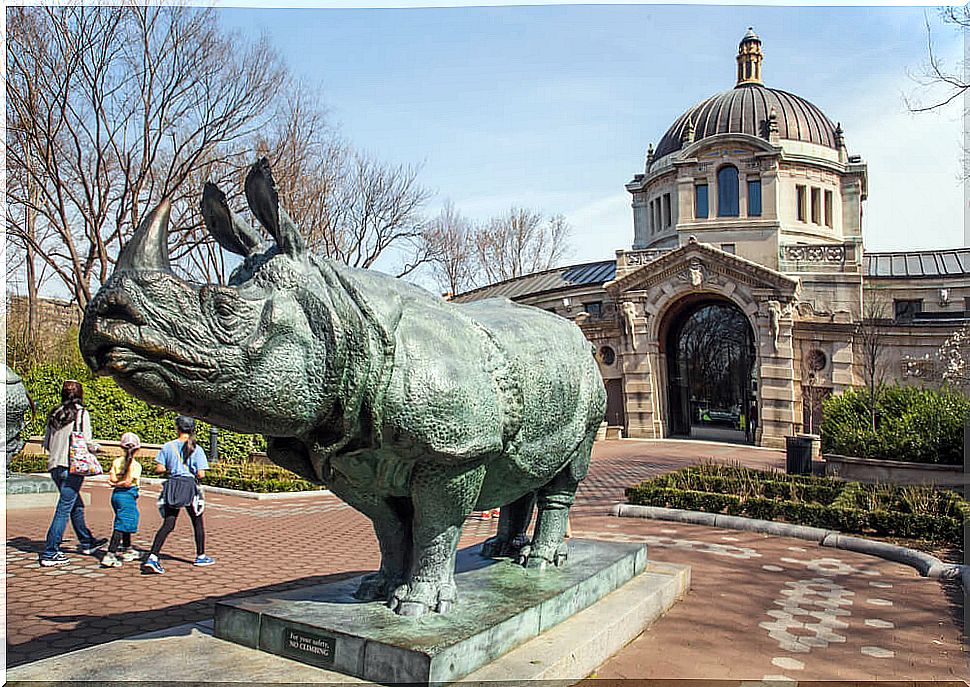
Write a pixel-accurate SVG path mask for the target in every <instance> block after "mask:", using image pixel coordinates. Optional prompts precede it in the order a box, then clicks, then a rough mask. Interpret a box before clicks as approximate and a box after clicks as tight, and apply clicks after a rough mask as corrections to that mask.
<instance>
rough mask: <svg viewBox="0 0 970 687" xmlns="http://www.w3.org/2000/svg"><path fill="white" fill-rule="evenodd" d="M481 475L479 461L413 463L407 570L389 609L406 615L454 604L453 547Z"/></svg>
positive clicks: (472, 503)
mask: <svg viewBox="0 0 970 687" xmlns="http://www.w3.org/2000/svg"><path fill="white" fill-rule="evenodd" d="M484 478H485V466H484V465H481V466H478V467H476V468H472V469H465V470H461V469H458V468H442V467H440V466H436V465H433V464H430V465H429V464H424V465H421V466H418V467H416V468H415V470H414V472H413V473H412V476H411V501H412V505H413V507H414V518H413V520H412V523H411V528H412V529H411V531H412V537H413V548H412V551H411V569H410V573H409V575H408V579H407V581H406V582H405V583H404V584H402V585H401V586H400V587H398V588H397V590H396V591H395V592H394V596H393V597H392V598H391V601H390V602H389V603H388V606H390V607H391V609H393V610H394V612H396V613H398V614H399V615H407V616H421V615H424V614H425V613H427V612H428V611H437V612H438V613H447V612H448V610H449V609H451V607H452V606H453V605H454V604H455V602H456V601H457V599H458V590H457V588H456V587H455V551H456V550H457V548H458V540H459V538H460V537H461V527H462V525H463V524H464V522H465V518H466V517H468V514H469V513H470V512H471V511H472V508H474V507H475V501H476V500H477V498H478V494H479V491H481V487H482V481H483V480H484Z"/></svg>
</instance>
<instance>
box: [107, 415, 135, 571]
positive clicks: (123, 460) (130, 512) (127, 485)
mask: <svg viewBox="0 0 970 687" xmlns="http://www.w3.org/2000/svg"><path fill="white" fill-rule="evenodd" d="M121 448H122V450H124V452H125V453H124V455H123V456H118V457H117V458H115V459H114V462H113V463H112V464H111V471H110V472H109V473H108V484H110V485H111V486H112V487H114V489H113V490H112V492H111V508H112V509H113V510H114V512H115V522H114V531H113V532H112V533H111V542H110V543H109V544H108V553H106V554H105V555H104V557H103V558H102V559H101V565H102V567H105V568H120V567H121V566H122V565H123V564H124V563H125V562H131V561H136V560H138V559H139V558H140V554H139V552H138V551H135V549H133V548H132V546H131V535H132V534H133V533H134V532H137V531H138V483H139V481H140V479H141V463H139V462H138V461H137V460H135V454H136V453H138V449H140V448H141V439H140V438H139V437H138V435H137V434H135V433H134V432H125V433H124V434H122V435H121ZM119 546H121V547H123V550H122V552H121V554H120V555H119V554H118V547H119Z"/></svg>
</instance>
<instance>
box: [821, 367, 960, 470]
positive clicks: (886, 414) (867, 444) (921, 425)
mask: <svg viewBox="0 0 970 687" xmlns="http://www.w3.org/2000/svg"><path fill="white" fill-rule="evenodd" d="M868 398H869V395H868V391H866V390H865V389H848V390H846V391H844V392H842V393H841V394H837V395H832V396H829V397H828V398H826V399H825V401H823V403H822V415H823V419H822V450H823V451H825V452H827V453H836V454H841V455H846V456H855V457H858V458H878V459H882V460H901V461H911V462H915V463H936V464H944V465H962V464H963V425H964V422H965V421H966V418H967V417H968V415H970V399H967V397H966V396H964V395H963V394H961V393H959V392H957V391H954V390H951V389H946V388H944V389H941V390H939V391H934V390H931V389H920V388H917V387H912V386H899V385H893V386H883V387H880V388H879V390H878V392H877V394H876V425H877V426H876V430H875V431H873V429H872V424H871V421H870V416H869V404H868Z"/></svg>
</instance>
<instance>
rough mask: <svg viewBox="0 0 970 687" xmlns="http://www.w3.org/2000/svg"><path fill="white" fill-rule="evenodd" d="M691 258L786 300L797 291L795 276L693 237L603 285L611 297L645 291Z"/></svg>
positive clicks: (685, 268) (686, 267) (672, 275)
mask: <svg viewBox="0 0 970 687" xmlns="http://www.w3.org/2000/svg"><path fill="white" fill-rule="evenodd" d="M694 260H697V261H699V262H700V263H701V264H702V265H703V267H704V269H705V270H706V271H707V272H711V273H714V274H717V275H720V276H722V277H724V278H725V279H727V280H730V281H734V282H737V283H741V284H746V285H748V286H749V287H752V288H755V289H767V290H769V291H776V292H779V293H780V295H781V296H782V297H783V299H784V300H786V301H790V300H792V299H794V297H795V293H796V291H797V290H798V286H799V281H798V279H795V278H792V277H788V276H786V275H784V274H781V273H780V272H776V271H774V270H771V269H768V268H767V267H764V266H762V265H759V264H758V263H756V262H752V261H751V260H746V259H744V258H741V257H738V256H737V255H733V254H731V253H726V252H724V251H722V250H720V249H718V248H715V247H714V246H711V245H710V244H707V243H698V242H697V241H696V240H694V239H693V238H692V240H691V242H689V243H687V244H685V245H683V246H681V247H680V248H677V249H675V250H672V251H670V252H667V253H664V254H663V255H661V256H659V257H657V258H656V259H655V260H652V261H650V262H649V263H647V264H645V265H641V266H640V267H637V268H636V269H634V270H633V271H632V272H629V273H627V274H626V275H624V276H622V277H620V278H619V279H614V280H613V281H609V282H606V283H605V284H604V285H603V288H604V289H605V290H606V292H607V293H609V294H610V295H611V296H613V297H614V298H617V297H619V295H620V293H622V292H624V291H629V290H634V289H635V290H646V289H649V288H651V287H653V286H654V285H656V284H658V283H661V282H665V281H668V280H671V279H673V278H675V277H676V276H677V275H678V274H680V273H682V272H687V271H688V270H690V269H691V266H692V261H694Z"/></svg>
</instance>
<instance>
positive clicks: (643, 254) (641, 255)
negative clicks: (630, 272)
mask: <svg viewBox="0 0 970 687" xmlns="http://www.w3.org/2000/svg"><path fill="white" fill-rule="evenodd" d="M671 250H673V249H672V248H651V249H649V250H631V251H623V260H624V261H625V263H626V264H627V265H628V266H631V267H640V266H641V265H646V264H648V263H651V262H653V261H654V260H656V259H657V258H659V257H660V256H661V255H663V254H664V253H669V252H670V251H671Z"/></svg>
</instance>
